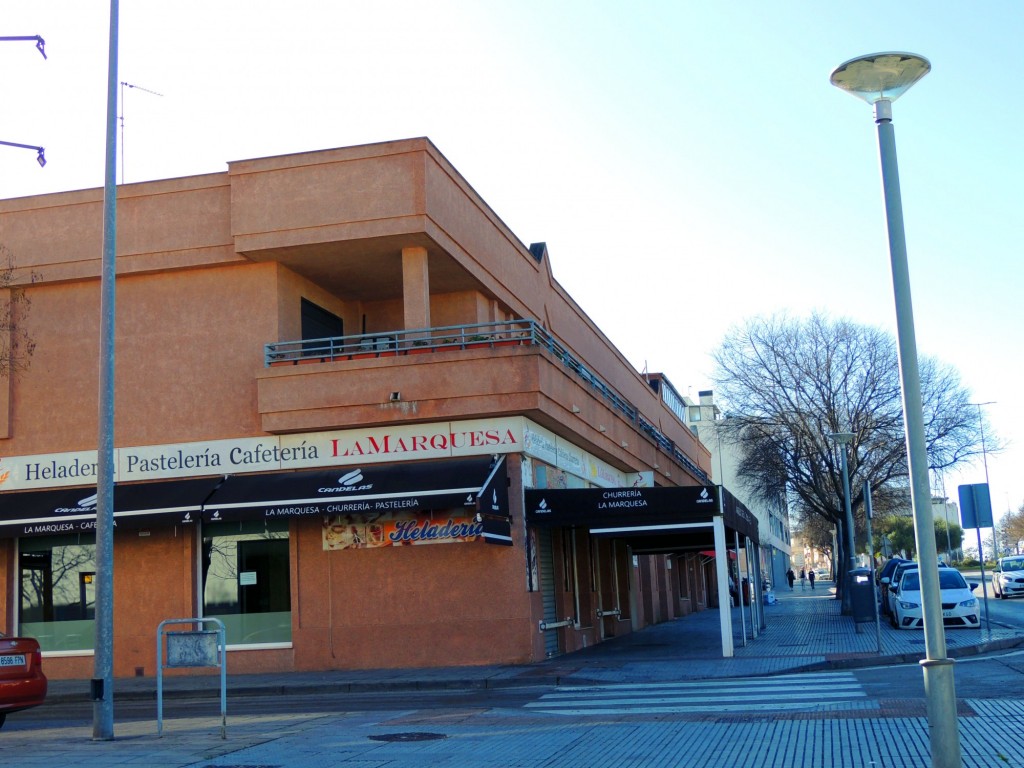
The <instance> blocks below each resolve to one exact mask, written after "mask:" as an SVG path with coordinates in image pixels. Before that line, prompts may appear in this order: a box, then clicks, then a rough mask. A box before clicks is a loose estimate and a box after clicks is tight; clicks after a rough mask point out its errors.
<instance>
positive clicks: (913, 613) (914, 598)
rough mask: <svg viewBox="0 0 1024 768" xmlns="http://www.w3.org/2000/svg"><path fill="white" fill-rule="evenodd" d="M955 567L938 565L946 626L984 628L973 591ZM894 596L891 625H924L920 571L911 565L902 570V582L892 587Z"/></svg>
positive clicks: (909, 627)
mask: <svg viewBox="0 0 1024 768" xmlns="http://www.w3.org/2000/svg"><path fill="white" fill-rule="evenodd" d="M977 588H978V585H977V584H968V583H967V582H966V581H964V577H963V576H962V575H961V574H960V571H958V570H956V569H955V568H939V592H940V594H941V596H942V598H941V599H942V623H943V625H945V626H947V627H973V628H974V629H981V612H980V610H979V607H978V598H976V597H975V596H974V594H973V591H974V590H975V589H977ZM890 589H891V590H892V596H893V598H894V599H893V614H892V625H893V626H894V627H896V628H897V629H921V628H923V627H924V620H923V614H922V611H921V572H920V570H919V569H917V568H912V569H909V570H907V571H905V572H904V573H903V575H902V576H901V577H900V581H899V584H897V585H896V586H895V587H891V588H890Z"/></svg>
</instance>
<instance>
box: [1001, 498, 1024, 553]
mask: <svg viewBox="0 0 1024 768" xmlns="http://www.w3.org/2000/svg"><path fill="white" fill-rule="evenodd" d="M999 546H1000V549H1001V551H1002V552H1004V553H1006V554H1020V552H1021V550H1022V549H1024V504H1021V505H1020V507H1019V508H1018V509H1017V511H1016V512H1007V513H1006V514H1005V515H1003V519H1002V520H1001V521H1000V523H999Z"/></svg>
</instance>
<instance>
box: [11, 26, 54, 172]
mask: <svg viewBox="0 0 1024 768" xmlns="http://www.w3.org/2000/svg"><path fill="white" fill-rule="evenodd" d="M14 40H35V41H36V49H37V50H38V51H39V52H40V53H41V54H43V58H44V59H45V58H46V41H45V40H43V38H41V37H40V36H39V35H13V36H12V35H5V36H3V37H0V42H11V41H14ZM0 144H2V145H3V146H5V147H19V148H21V149H34V150H35V151H36V162H37V163H39V167H40V168H42V167H43V166H45V165H46V155H45V154H43V148H42V147H36V146H33V145H32V144H19V143H17V142H15V141H0Z"/></svg>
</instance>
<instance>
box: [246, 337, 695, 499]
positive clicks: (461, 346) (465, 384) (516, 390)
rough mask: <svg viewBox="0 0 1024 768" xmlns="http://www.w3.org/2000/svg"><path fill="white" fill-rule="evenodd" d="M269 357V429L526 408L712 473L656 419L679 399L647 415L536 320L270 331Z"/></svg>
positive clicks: (551, 424) (648, 456)
mask: <svg viewBox="0 0 1024 768" xmlns="http://www.w3.org/2000/svg"><path fill="white" fill-rule="evenodd" d="M264 364H265V370H264V372H262V373H261V374H260V375H259V376H258V377H257V392H258V410H259V414H260V418H261V420H262V428H263V429H264V430H266V431H267V432H272V433H281V432H298V431H312V430H329V429H344V428H351V427H354V426H384V425H390V424H395V423H400V422H416V421H420V422H424V421H442V420H466V419H474V418H493V417H500V416H514V415H515V416H518V415H522V416H527V417H529V418H531V419H533V420H534V421H536V422H537V423H538V424H540V425H542V426H544V427H546V428H548V429H551V430H553V431H555V432H556V433H560V434H566V435H568V434H573V435H576V436H577V438H578V439H580V440H582V441H583V442H585V443H588V447H589V448H590V449H591V450H592V451H594V452H595V453H596V454H597V455H604V456H606V457H608V458H610V459H612V460H614V461H615V463H617V464H627V465H632V466H635V465H636V464H637V459H639V460H640V461H641V462H642V463H644V464H647V465H648V466H654V465H656V464H657V463H658V458H657V457H658V455H659V454H662V455H667V457H668V458H670V459H671V460H672V461H674V462H675V463H676V464H678V465H680V466H682V467H684V468H685V469H686V470H687V471H688V472H689V473H690V474H692V475H693V476H694V477H696V478H697V479H698V480H699V481H700V482H705V483H708V482H710V478H708V476H707V474H706V473H705V472H704V471H703V470H702V469H700V467H699V466H698V465H697V464H696V462H695V461H693V460H692V459H691V457H690V456H688V455H687V454H686V453H685V452H684V451H683V450H681V448H680V447H679V446H678V445H677V444H676V443H675V442H674V441H673V440H672V439H671V437H670V436H669V435H667V434H665V432H664V431H663V430H661V429H659V428H658V427H656V426H655V422H656V420H658V418H659V416H660V417H661V420H664V417H665V416H666V415H669V416H670V417H671V420H672V421H673V422H675V421H678V419H676V417H675V416H674V415H671V411H670V410H668V409H665V413H664V414H642V413H641V412H640V409H639V408H638V407H637V406H636V405H634V404H633V403H631V402H629V401H628V400H626V399H625V398H624V397H623V396H622V395H621V394H620V393H618V392H617V391H616V390H615V389H613V388H612V387H611V386H609V385H608V384H607V383H606V382H605V381H604V380H603V379H602V378H601V377H600V376H598V375H596V374H595V373H594V372H593V371H591V370H590V369H589V368H588V367H587V366H586V365H584V364H583V362H582V361H581V360H580V359H579V358H578V357H577V356H576V355H574V354H572V353H571V352H570V351H569V350H568V349H566V348H565V347H564V346H563V345H562V344H561V343H560V342H559V341H558V340H557V339H556V338H555V337H554V336H553V335H552V334H551V333H549V332H548V330H547V329H546V328H544V327H543V326H542V325H540V324H539V323H538V322H537V321H535V320H515V321H509V322H500V323H471V324H465V325H457V326H443V327H433V328H419V329H412V330H396V331H387V332H382V333H373V334H360V335H356V336H341V337H335V338H325V339H304V340H300V341H283V342H272V343H269V344H266V345H265V347H264ZM662 407H663V408H664V406H662ZM678 426H679V429H680V430H681V431H683V432H685V431H686V427H685V426H684V425H682V423H681V422H680V423H679V425H678ZM640 436H642V437H640Z"/></svg>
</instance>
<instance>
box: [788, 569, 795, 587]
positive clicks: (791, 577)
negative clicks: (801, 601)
mask: <svg viewBox="0 0 1024 768" xmlns="http://www.w3.org/2000/svg"><path fill="white" fill-rule="evenodd" d="M786 581H788V582H789V588H790V590H792V589H793V582H794V581H796V574H795V573H793V569H792V568H790V569H789V570H788V571H786Z"/></svg>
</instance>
